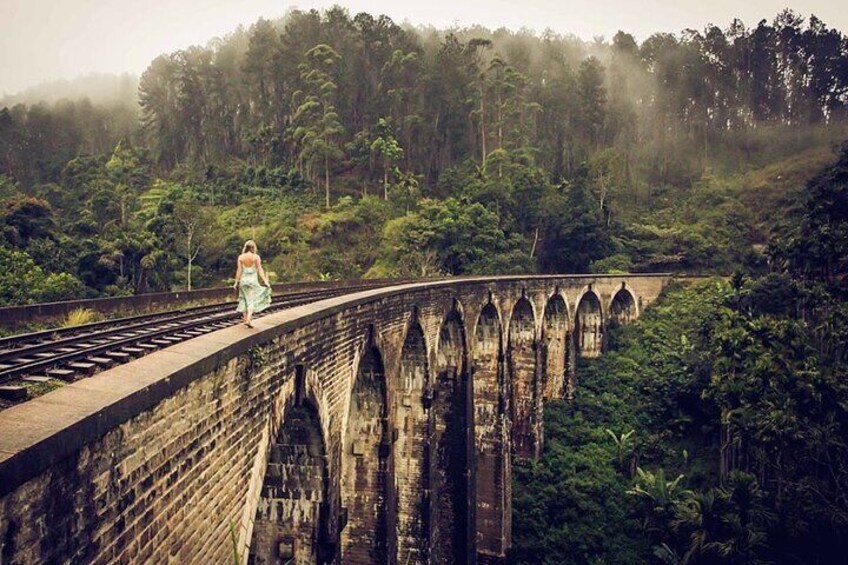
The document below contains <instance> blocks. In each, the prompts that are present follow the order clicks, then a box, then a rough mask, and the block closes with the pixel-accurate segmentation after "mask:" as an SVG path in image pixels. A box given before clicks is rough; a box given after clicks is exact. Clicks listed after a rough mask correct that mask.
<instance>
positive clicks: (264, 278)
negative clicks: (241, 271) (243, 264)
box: [256, 255, 271, 286]
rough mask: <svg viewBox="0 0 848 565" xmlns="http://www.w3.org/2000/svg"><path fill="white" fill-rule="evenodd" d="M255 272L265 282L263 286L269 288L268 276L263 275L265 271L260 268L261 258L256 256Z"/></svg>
mask: <svg viewBox="0 0 848 565" xmlns="http://www.w3.org/2000/svg"><path fill="white" fill-rule="evenodd" d="M256 271H257V272H258V273H259V276H260V277H262V280H263V281H265V286H271V283H269V282H268V275H266V274H265V269H263V268H262V258H261V257H259V256H258V255H257V256H256Z"/></svg>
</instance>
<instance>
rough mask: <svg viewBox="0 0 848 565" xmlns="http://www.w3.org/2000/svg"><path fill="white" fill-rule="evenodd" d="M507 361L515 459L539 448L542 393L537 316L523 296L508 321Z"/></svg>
mask: <svg viewBox="0 0 848 565" xmlns="http://www.w3.org/2000/svg"><path fill="white" fill-rule="evenodd" d="M508 341H509V344H508V350H507V364H508V367H509V376H510V381H509V384H508V387H511V395H510V396H511V399H512V402H511V406H512V446H513V450H514V453H515V456H516V458H521V459H532V458H534V457H535V456H536V455H537V454H538V451H539V448H540V445H539V439H540V438H539V437H538V430H539V429H540V422H539V414H537V412H538V411H539V405H540V398H539V395H540V393H541V390H540V388H541V387H540V386H539V384H540V383H539V382H538V371H537V364H536V317H535V314H534V312H533V306H532V304H531V303H530V301H529V300H528V299H527V298H525V297H522V298H521V299H520V300H519V301H518V302H516V303H515V306H514V307H513V309H512V316H510V320H509V336H508Z"/></svg>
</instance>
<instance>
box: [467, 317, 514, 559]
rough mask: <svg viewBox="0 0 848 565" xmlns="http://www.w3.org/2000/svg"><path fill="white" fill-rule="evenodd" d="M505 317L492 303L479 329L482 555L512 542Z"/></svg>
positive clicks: (476, 396)
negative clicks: (504, 362)
mask: <svg viewBox="0 0 848 565" xmlns="http://www.w3.org/2000/svg"><path fill="white" fill-rule="evenodd" d="M502 333H503V330H502V326H501V317H500V314H499V313H498V310H497V308H496V307H495V306H494V304H492V303H491V302H489V303H488V304H486V305H485V306H483V309H482V310H481V312H480V315H479V316H478V318H477V323H476V325H475V329H474V348H473V350H472V364H471V381H472V389H473V392H472V397H473V403H474V410H473V414H474V423H473V426H474V446H475V457H474V459H475V469H474V476H475V478H474V491H475V493H474V494H475V497H476V502H475V522H476V524H475V537H476V547H477V555H478V558H479V559H482V560H485V559H487V558H498V557H502V556H503V555H505V553H506V549H507V548H508V547H509V545H510V541H511V540H510V534H511V524H510V522H511V513H512V500H511V496H512V471H511V467H510V464H511V463H510V453H509V443H508V442H509V429H508V426H507V422H506V420H507V410H506V398H505V386H504V377H503V375H504V366H503V358H504V354H503V341H502Z"/></svg>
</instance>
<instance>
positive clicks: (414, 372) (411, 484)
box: [393, 318, 430, 563]
mask: <svg viewBox="0 0 848 565" xmlns="http://www.w3.org/2000/svg"><path fill="white" fill-rule="evenodd" d="M428 388H429V375H428V366H427V344H426V342H425V340H424V331H423V330H422V328H421V325H420V324H419V323H418V321H417V319H414V318H413V320H412V322H410V324H409V327H408V329H407V332H406V337H405V339H404V342H403V348H402V349H401V355H400V366H399V369H398V373H397V375H396V379H395V381H394V389H393V390H394V395H393V399H394V402H393V404H394V421H395V422H396V426H397V440H396V441H394V444H393V464H394V481H395V492H396V493H397V562H398V563H426V562H427V561H428V550H429V543H428V541H429V529H430V524H429V512H428V511H426V510H425V509H427V508H428V507H429V503H430V502H429V500H428V499H427V498H426V493H427V487H428V486H429V481H430V459H429V438H428V435H429V434H428V432H429V429H428V428H429V426H428V419H429V418H428V409H429V404H430V398H429V396H425V395H426V394H427V393H428Z"/></svg>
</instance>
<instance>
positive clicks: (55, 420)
mask: <svg viewBox="0 0 848 565" xmlns="http://www.w3.org/2000/svg"><path fill="white" fill-rule="evenodd" d="M667 282H668V277H664V276H633V275H627V276H608V277H605V276H596V277H588V276H586V277H528V278H510V277H499V278H497V279H489V280H485V279H472V280H455V281H449V282H433V283H422V284H417V285H403V286H399V287H393V288H389V289H380V290H372V291H364V292H360V293H357V294H355V295H349V296H345V297H339V298H333V299H328V300H324V301H321V302H319V303H314V304H311V305H306V306H302V307H298V308H294V309H291V310H287V311H284V312H280V313H276V314H272V315H269V316H267V317H265V318H262V319H261V320H259V321H257V323H256V325H257V329H255V330H248V329H246V328H243V327H236V328H229V329H225V330H221V331H219V332H215V333H213V334H209V335H207V336H202V337H199V338H196V339H194V340H191V341H188V342H184V343H181V344H178V345H176V346H173V347H170V348H168V349H166V350H163V351H160V352H157V353H155V354H152V355H150V356H147V357H143V358H141V359H138V360H136V361H133V362H132V363H129V364H126V365H123V366H120V367H117V368H115V369H112V370H110V371H106V372H103V373H100V374H98V375H96V376H94V377H92V378H89V379H84V380H81V381H79V382H76V383H73V384H71V385H68V386H66V387H64V388H62V389H60V390H57V391H54V392H52V393H50V394H48V395H45V396H44V397H41V398H38V399H35V400H32V401H30V402H27V403H25V404H23V405H20V406H16V407H13V408H11V409H9V410H6V411H4V412H0V562H2V563H10V564H18V563H20V564H24V563H46V562H50V563H130V562H152V563H168V562H180V563H223V562H231V561H232V557H233V551H234V549H235V550H237V551H238V552H239V553H240V554H241V555H247V554H248V547H249V546H250V545H251V540H256V541H255V544H260V545H263V547H266V548H267V549H266V550H265V551H266V554H270V555H273V554H274V552H276V553H277V554H280V555H291V556H292V557H294V559H295V562H298V563H300V562H313V561H315V560H318V561H320V562H339V563H341V562H344V563H371V562H384V563H396V562H397V561H398V556H400V557H401V558H402V559H404V560H405V559H406V557H407V556H409V557H410V561H409V562H410V563H417V562H422V560H423V559H425V558H426V555H427V554H428V553H432V558H433V560H434V561H435V562H449V561H451V560H453V556H455V555H461V554H464V553H465V552H469V553H470V554H471V555H474V554H477V555H479V557H480V562H486V561H491V560H498V559H500V558H501V557H502V556H503V554H504V552H505V550H506V549H507V548H508V546H509V544H510V494H511V493H510V489H509V485H510V481H511V475H510V466H509V463H510V459H511V453H510V442H509V438H510V434H511V429H510V414H512V413H513V405H514V403H515V399H513V398H510V397H509V394H510V392H511V391H514V390H515V383H514V382H509V381H510V379H514V375H511V374H510V373H509V371H508V367H507V359H506V356H507V353H508V351H509V343H508V333H509V332H508V329H509V328H510V327H511V318H510V317H511V315H512V312H513V311H514V308H515V305H516V304H517V303H518V301H519V300H520V299H521V297H522V296H525V297H526V298H527V300H529V302H530V303H531V305H532V312H531V315H532V321H529V324H530V326H529V327H530V328H531V329H530V330H529V331H530V332H531V333H532V334H533V340H534V341H535V342H536V343H537V344H540V343H541V344H544V340H542V339H541V336H542V326H543V323H544V321H543V319H542V318H543V316H542V314H543V313H544V312H545V308H546V305H547V303H548V300H549V299H550V297H551V296H553V295H555V294H558V295H560V296H562V298H563V300H564V303H565V305H566V308H567V310H568V317H567V320H568V322H567V324H568V325H569V327H568V331H569V332H571V331H573V330H574V328H573V327H572V326H571V324H573V322H572V320H574V318H575V316H574V313H575V312H576V311H577V309H578V303H579V302H578V301H579V300H580V298H581V297H582V296H583V295H584V294H586V293H587V292H593V293H594V294H595V295H596V296H597V298H598V302H599V304H600V309H601V312H600V315H601V316H602V317H604V316H607V315H608V312H610V311H611V304H612V301H613V298H614V296H615V294H616V293H617V292H618V291H619V290H621V289H622V286H623V285H624V286H625V287H626V288H627V289H628V290H629V291H630V292H632V293H633V295H634V296H635V297H636V301H635V306H634V307H635V310H636V313H637V314H638V313H640V312H641V311H642V309H643V308H644V307H645V306H646V305H647V304H648V303H650V302H651V301H653V300H654V299H655V298H656V297H657V295H658V294H659V292H660V290H661V289H662V287H663V286H664V285H665V284H666V283H667ZM487 305H488V306H487ZM484 308H485V312H486V313H488V314H492V315H493V317H490V318H486V316H484V317H483V320H482V323H480V318H481V313H482V312H484ZM525 314H526V311H525ZM448 316H450V320H451V322H450V323H451V324H456V325H457V326H458V327H459V329H460V330H461V334H462V337H463V339H461V340H457V339H447V338H445V339H442V340H440V333H442V327H443V325H444V323H445V320H446V319H447V318H448ZM486 320H488V321H489V322H491V323H490V324H488V325H487V324H486V323H485V322H486ZM527 323H528V320H524V321H522V324H521V325H522V327H523V326H524V325H525V324H527ZM417 326H420V328H421V332H420V335H417V336H414V337H415V339H413V340H411V341H412V342H414V343H413V344H412V345H408V346H407V347H404V344H405V343H408V341H409V340H407V334H408V331H409V328H411V327H417ZM450 331H453V333H454V335H456V334H457V333H458V332H457V330H456V328H454V329H453V330H450ZM450 331H448V330H446V332H447V333H450ZM522 331H527V330H522ZM448 342H450V348H451V352H450V353H445V352H443V351H440V350H439V348H440V347H441V346H440V345H439V344H440V343H442V344H446V343H448ZM445 347H446V348H447V347H448V346H447V345H445ZM541 347H544V345H542V346H541ZM458 349H459V350H458ZM537 349H538V348H537ZM540 359H544V355H543V354H542V353H538V352H537V354H536V355H534V356H532V357H529V358H528V359H525V360H524V361H522V362H523V363H531V364H532V363H536V364H540V363H541V362H540V361H539V360H540ZM363 360H368V363H361V361H363ZM462 360H467V365H468V366H467V367H463V366H462V363H463V361H462ZM457 366H459V368H457ZM528 370H530V368H529V367H528ZM463 374H464V375H465V376H463ZM532 374H533V375H535V376H534V378H535V379H536V382H534V383H531V384H532V386H533V387H535V390H537V391H540V392H541V390H542V383H543V382H544V381H543V380H542V379H543V377H544V375H543V374H544V371H543V370H542V369H541V368H540V367H536V368H533V370H532ZM297 375H299V376H297ZM463 382H465V383H467V386H465V385H463V384H462V383H463ZM440 383H441V384H440ZM448 383H451V384H448ZM434 387H435V388H436V389H441V390H438V395H437V396H436V397H434V396H433V395H434V390H433V388H434ZM457 391H459V392H460V394H459V395H457ZM419 392H420V393H421V394H419ZM298 396H300V397H302V398H301V399H300V400H298ZM539 396H540V395H537V398H538V397H539ZM457 397H459V398H467V399H468V401H467V403H466V405H463V402H459V401H456V400H454V399H455V398H457ZM303 398H308V403H307V405H308V407H309V409H308V410H309V412H304V410H305V409H306V408H304V406H305V405H304V402H305V401H303ZM439 399H441V400H439ZM439 402H447V403H448V405H444V404H439ZM407 404H409V406H407ZM537 404H538V406H539V407H540V406H541V401H539V402H538V403H537ZM451 405H453V406H454V412H453V415H449V413H450V407H451ZM457 410H458V411H459V414H462V413H463V412H464V413H465V418H463V417H460V416H458V415H457V412H456V411H457ZM413 414H414V417H412V415H413ZM536 414H537V415H538V411H537V413H536ZM468 420H472V421H468ZM457 422H459V423H460V424H462V423H464V425H465V426H466V433H465V434H463V433H461V432H457V431H456V430H454V431H453V432H450V431H449V428H450V426H451V425H453V426H454V427H455V426H456V425H457ZM538 424H539V425H541V421H540V420H539V421H538ZM316 428H317V429H316ZM451 434H452V435H451ZM463 437H464V438H465V440H463ZM540 437H541V434H540ZM472 439H473V444H474V445H470V444H471V443H472V442H471V441H470V440H472ZM463 441H465V442H466V443H467V444H468V445H466V446H465V449H466V451H465V453H466V457H465V459H468V460H467V461H465V462H463V457H462V449H463V447H462V445H461V444H462V443H463ZM457 444H459V445H460V446H459V447H458V448H457V447H456V445H457ZM450 445H453V446H454V447H453V449H450ZM449 461H454V462H457V461H458V462H459V466H466V467H467V469H468V471H469V472H470V473H471V475H470V476H469V480H468V481H467V482H465V481H455V480H453V481H450V480H447V479H446V476H447V475H448V473H447V469H446V468H445V467H444V466H445V465H450V463H448V462H449ZM440 465H441V466H442V468H440ZM402 468H403V469H404V472H403V476H401V473H399V472H396V471H399V470H400V469H402ZM434 488H435V489H437V491H438V492H433V489H434ZM418 490H424V492H423V493H419V492H417V491H418ZM445 490H447V494H445V492H443V491H445ZM463 491H465V492H467V493H468V495H469V496H471V497H472V498H473V499H475V500H476V504H472V505H470V506H468V507H463V506H462V505H461V504H460V503H457V502H456V500H457V496H456V492H463ZM451 492H453V494H451ZM462 512H465V513H467V515H468V516H469V517H470V518H471V519H472V520H473V523H474V524H476V525H475V526H473V527H472V528H471V529H470V530H468V531H465V530H463V531H462V532H458V531H457V529H458V528H462V525H458V520H457V519H456V514H461V513H462ZM280 524H288V527H289V530H287V531H285V528H284V527H283V529H282V530H281V529H280V528H279V526H280ZM231 529H232V530H233V532H234V533H235V539H236V544H235V548H234V544H233V543H232V541H231V539H232V536H231ZM445 537H448V538H450V539H451V540H454V541H455V540H467V542H466V543H467V545H468V547H466V548H461V549H458V548H453V547H450V545H449V544H448V550H447V551H448V553H444V552H439V551H437V552H431V548H430V544H431V543H432V540H438V539H444V538H445ZM257 547H258V545H257ZM268 552H270V553H268ZM457 552H459V553H457ZM253 555H254V557H253V560H254V561H255V562H258V561H257V559H258V557H257V556H258V555H259V552H258V550H257V548H256V547H254V551H253Z"/></svg>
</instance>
